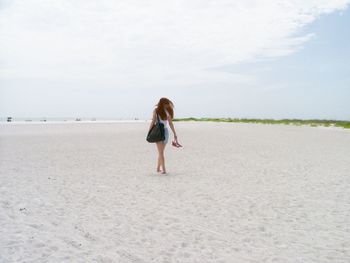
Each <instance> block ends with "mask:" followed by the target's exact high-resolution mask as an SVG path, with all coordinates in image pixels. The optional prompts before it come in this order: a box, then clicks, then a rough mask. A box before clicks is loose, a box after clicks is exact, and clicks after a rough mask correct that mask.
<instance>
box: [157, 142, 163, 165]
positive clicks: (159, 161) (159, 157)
mask: <svg viewBox="0 0 350 263" xmlns="http://www.w3.org/2000/svg"><path fill="white" fill-rule="evenodd" d="M161 144H162V143H161V142H157V143H156V145H157V149H158V164H157V172H161V171H162V170H161V169H160V166H161V165H162V160H161V152H162V145H161Z"/></svg>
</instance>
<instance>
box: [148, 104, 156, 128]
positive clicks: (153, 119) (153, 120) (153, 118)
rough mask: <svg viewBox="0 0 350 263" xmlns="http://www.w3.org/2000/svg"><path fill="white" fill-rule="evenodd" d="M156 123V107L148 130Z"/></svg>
mask: <svg viewBox="0 0 350 263" xmlns="http://www.w3.org/2000/svg"><path fill="white" fill-rule="evenodd" d="M154 124H156V110H155V109H154V110H153V116H152V121H151V124H150V126H149V129H148V131H150V130H151V128H152V126H153V125H154Z"/></svg>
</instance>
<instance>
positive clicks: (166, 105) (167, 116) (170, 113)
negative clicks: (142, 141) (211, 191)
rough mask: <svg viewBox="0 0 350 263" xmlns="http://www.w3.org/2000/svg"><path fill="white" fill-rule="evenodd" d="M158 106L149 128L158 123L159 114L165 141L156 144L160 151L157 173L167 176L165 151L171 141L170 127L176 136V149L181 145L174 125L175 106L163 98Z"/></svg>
mask: <svg viewBox="0 0 350 263" xmlns="http://www.w3.org/2000/svg"><path fill="white" fill-rule="evenodd" d="M156 106H157V107H156V108H155V109H154V110H153V117H152V121H151V125H150V127H149V130H150V129H151V128H152V126H153V125H154V124H155V123H156V122H157V114H158V116H159V121H160V122H161V123H163V124H164V131H165V139H164V141H160V142H157V143H156V145H157V149H158V165H157V172H161V173H162V174H166V168H165V159H164V149H165V146H166V144H167V143H168V140H169V131H168V126H170V128H171V130H172V131H173V134H174V143H173V145H174V146H176V147H179V146H180V144H179V143H178V142H177V136H176V132H175V128H174V125H173V118H174V104H173V103H172V102H171V101H170V100H169V99H167V98H161V99H160V100H159V102H158V104H157V105H156Z"/></svg>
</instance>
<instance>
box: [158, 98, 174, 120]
mask: <svg viewBox="0 0 350 263" xmlns="http://www.w3.org/2000/svg"><path fill="white" fill-rule="evenodd" d="M156 106H157V108H156V112H157V113H158V115H159V117H160V118H161V119H162V120H166V119H167V115H166V112H165V110H166V111H167V112H169V114H170V116H171V118H172V119H173V118H174V104H173V103H172V101H171V100H169V99H167V98H161V99H160V100H159V102H158V104H157V105H156Z"/></svg>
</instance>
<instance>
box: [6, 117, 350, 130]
mask: <svg viewBox="0 0 350 263" xmlns="http://www.w3.org/2000/svg"><path fill="white" fill-rule="evenodd" d="M149 121H150V120H149V119H147V120H145V119H138V118H134V119H108V118H100V119H96V118H11V119H10V121H8V120H7V118H0V124H1V123H2V124H5V123H6V124H11V123H12V124H26V123H32V124H40V123H57V124H59V123H126V122H127V123H131V122H134V123H143V122H149ZM174 121H175V122H179V121H184V122H187V121H196V122H232V123H257V124H283V125H295V126H301V125H307V126H311V127H318V126H322V127H339V128H344V129H350V121H343V120H320V119H308V120H303V119H247V118H242V119H240V118H194V117H189V118H175V119H174Z"/></svg>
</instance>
